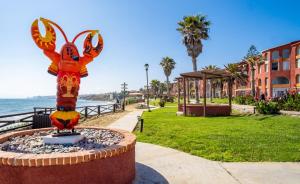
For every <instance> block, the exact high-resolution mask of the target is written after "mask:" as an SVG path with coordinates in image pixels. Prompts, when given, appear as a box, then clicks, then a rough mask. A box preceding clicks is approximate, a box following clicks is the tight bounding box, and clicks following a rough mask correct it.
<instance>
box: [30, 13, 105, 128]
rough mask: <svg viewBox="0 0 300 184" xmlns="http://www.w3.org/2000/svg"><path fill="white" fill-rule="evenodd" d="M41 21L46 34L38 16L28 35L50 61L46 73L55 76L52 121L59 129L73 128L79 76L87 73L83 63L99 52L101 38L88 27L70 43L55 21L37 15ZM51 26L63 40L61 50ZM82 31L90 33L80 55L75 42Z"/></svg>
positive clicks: (75, 122)
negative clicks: (41, 29)
mask: <svg viewBox="0 0 300 184" xmlns="http://www.w3.org/2000/svg"><path fill="white" fill-rule="evenodd" d="M40 21H41V22H42V23H43V24H44V26H45V30H46V34H45V36H44V37H43V36H42V35H41V34H40V31H39V28H38V19H36V20H35V21H34V22H33V23H32V26H31V35H32V38H33V40H34V42H35V43H36V45H37V46H38V47H39V48H40V49H42V50H43V51H44V54H45V55H46V56H47V57H48V58H49V59H50V60H51V65H50V66H49V68H48V72H49V73H50V74H52V75H54V76H57V94H56V96H57V98H56V108H57V110H56V111H54V112H53V113H52V114H51V115H50V119H51V123H52V125H54V126H56V127H57V128H58V131H59V130H63V129H72V131H74V126H75V125H77V123H78V121H79V118H80V114H79V113H78V112H76V111H75V108H76V101H77V96H78V90H79V85H80V78H82V77H86V76H87V75H88V72H87V68H86V65H87V64H88V63H90V62H91V61H93V59H94V58H95V57H97V56H98V55H99V54H100V52H101V51H102V49H103V40H102V37H101V35H100V34H99V33H98V30H87V31H83V32H81V33H79V34H78V35H77V36H75V37H74V39H73V40H72V42H69V41H68V39H67V37H66V35H65V33H64V31H63V30H62V29H61V28H60V27H59V26H58V25H57V24H56V23H54V22H52V21H51V20H47V19H44V18H40ZM52 25H53V26H55V27H56V28H57V29H58V30H59V31H60V32H61V33H62V35H63V37H64V39H65V41H66V43H65V44H64V45H63V47H62V49H61V50H60V53H57V52H56V51H55V42H56V34H55V30H54V28H53V27H52ZM85 33H89V34H88V35H87V37H86V39H85V40H84V51H83V56H80V55H79V53H78V49H77V47H76V45H75V41H76V39H77V38H78V37H79V36H81V35H83V34H85ZM95 34H98V43H97V46H96V47H93V45H92V39H93V37H94V36H95Z"/></svg>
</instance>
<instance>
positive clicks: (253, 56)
mask: <svg viewBox="0 0 300 184" xmlns="http://www.w3.org/2000/svg"><path fill="white" fill-rule="evenodd" d="M244 61H245V62H247V63H248V65H249V67H250V70H251V94H252V96H253V97H255V94H256V93H255V69H256V68H255V67H256V65H260V64H261V63H262V61H263V59H262V55H261V53H260V52H258V51H257V49H256V47H255V46H254V45H251V46H250V48H249V50H248V53H247V55H246V56H245V57H244Z"/></svg>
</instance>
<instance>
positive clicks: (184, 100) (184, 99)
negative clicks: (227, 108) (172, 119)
mask: <svg viewBox="0 0 300 184" xmlns="http://www.w3.org/2000/svg"><path fill="white" fill-rule="evenodd" d="M183 114H184V116H186V81H185V77H183Z"/></svg>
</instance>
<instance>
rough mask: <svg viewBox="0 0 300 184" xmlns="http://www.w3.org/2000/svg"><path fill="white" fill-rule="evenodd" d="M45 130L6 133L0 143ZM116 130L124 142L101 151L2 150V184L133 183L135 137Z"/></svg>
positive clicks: (0, 162)
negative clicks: (46, 152)
mask: <svg viewBox="0 0 300 184" xmlns="http://www.w3.org/2000/svg"><path fill="white" fill-rule="evenodd" d="M81 128H91V127H81ZM96 129H100V128H96ZM42 130H49V128H48V129H35V130H26V131H19V132H12V133H6V134H3V135H1V136H0V143H2V142H5V141H6V140H8V138H9V137H15V136H19V135H30V134H33V133H34V132H37V131H42ZM113 130H114V131H117V132H119V133H121V134H123V135H124V139H123V140H122V141H121V142H120V143H119V144H117V145H114V146H111V147H108V148H105V149H101V150H90V151H79V152H74V153H53V154H25V153H13V152H5V151H0V183H1V184H19V183H22V184H39V183H41V184H50V183H51V184H52V183H64V184H68V183H71V184H77V183H78V184H79V183H87V184H102V183H103V184H108V183H109V184H114V183H116V184H119V183H120V184H121V183H122V184H123V183H131V182H132V181H133V179H134V177H135V141H136V137H135V136H134V135H133V134H131V133H129V132H127V131H123V130H115V129H113Z"/></svg>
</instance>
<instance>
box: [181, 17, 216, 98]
mask: <svg viewBox="0 0 300 184" xmlns="http://www.w3.org/2000/svg"><path fill="white" fill-rule="evenodd" d="M178 25H179V27H178V28H177V31H179V32H180V33H181V34H182V36H183V44H184V45H185V46H186V49H187V53H188V55H189V56H190V57H191V58H192V62H193V71H194V72H196V71H197V57H198V56H199V54H200V53H202V47H203V45H202V40H207V39H208V38H209V36H208V32H209V26H210V21H208V20H206V16H204V15H196V16H186V17H183V20H182V21H180V22H178ZM195 90H196V102H197V103H199V93H198V91H199V89H198V80H195Z"/></svg>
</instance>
